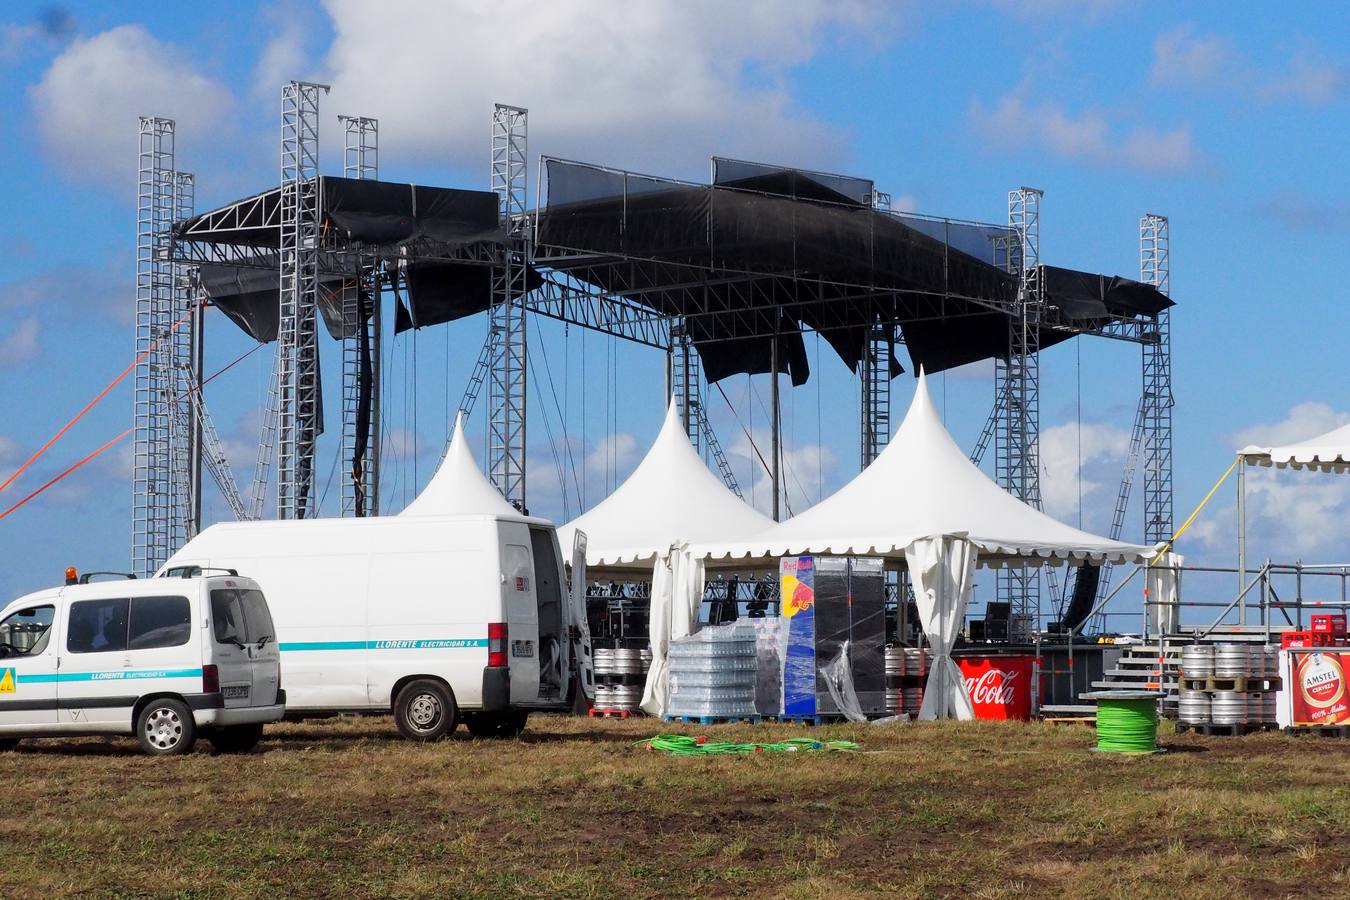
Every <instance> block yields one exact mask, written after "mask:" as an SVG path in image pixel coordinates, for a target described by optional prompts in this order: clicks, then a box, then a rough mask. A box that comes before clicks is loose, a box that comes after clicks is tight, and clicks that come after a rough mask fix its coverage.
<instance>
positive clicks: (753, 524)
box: [558, 403, 773, 568]
mask: <svg viewBox="0 0 1350 900" xmlns="http://www.w3.org/2000/svg"><path fill="white" fill-rule="evenodd" d="M772 524H773V520H772V519H770V518H769V517H768V516H765V515H763V514H762V513H760V512H758V511H757V510H755V509H754V508H753V507H751V506H750V505H749V504H748V503H746V502H745V501H744V500H742V499H740V498H739V497H737V496H736V495H735V494H733V493H732V492H731V491H730V490H728V489H727V487H726V485H724V484H723V483H722V480H721V479H720V478H718V477H717V476H716V475H714V474H713V473H712V472H711V471H709V469H708V467H707V466H706V465H704V463H703V460H702V459H700V458H699V455H698V453H697V452H695V450H694V448H693V446H692V445H691V444H690V443H689V437H688V435H686V434H685V431H684V426H683V424H682V423H681V421H680V415H679V412H678V410H676V408H675V404H674V403H671V404H670V406H669V408H668V409H667V410H666V419H665V422H664V423H663V424H662V425H661V431H660V433H659V434H657V436H656V441H655V442H654V443H653V444H652V447H651V449H650V450H648V451H647V455H646V456H645V457H643V459H642V462H641V463H639V464H638V467H637V468H636V469H634V470H633V474H632V475H630V476H629V477H628V479H627V480H626V481H625V482H624V483H623V484H621V485H620V486H619V487H618V489H616V490H615V491H614V493H612V494H610V495H609V496H608V497H607V498H605V499H604V500H603V501H602V502H600V503H599V504H597V505H596V506H595V507H593V508H592V509H591V510H590V511H588V512H587V513H585V514H584V515H582V516H579V517H577V518H576V519H573V520H572V521H571V522H568V523H567V524H566V525H563V526H561V527H560V528H559V529H558V540H559V541H560V542H561V543H562V546H564V547H568V546H571V541H572V535H573V534H574V533H575V532H576V531H578V530H581V531H584V532H585V533H586V536H587V538H588V540H589V543H588V544H587V549H586V563H587V565H591V566H601V565H616V564H619V565H622V564H633V563H641V564H643V566H644V568H645V567H646V566H647V565H649V564H650V563H651V561H652V560H654V559H655V558H656V557H658V556H659V555H661V554H662V553H664V552H665V551H666V550H667V549H669V547H670V546H671V544H673V543H675V542H677V541H682V542H695V541H715V540H720V539H724V538H736V537H744V536H745V535H749V534H755V533H757V532H760V531H763V530H764V529H765V528H768V527H769V526H770V525H772Z"/></svg>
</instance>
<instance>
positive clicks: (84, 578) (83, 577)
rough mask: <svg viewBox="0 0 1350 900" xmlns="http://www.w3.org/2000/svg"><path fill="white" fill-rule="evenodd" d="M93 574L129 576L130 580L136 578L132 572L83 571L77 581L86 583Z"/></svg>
mask: <svg viewBox="0 0 1350 900" xmlns="http://www.w3.org/2000/svg"><path fill="white" fill-rule="evenodd" d="M95 575H111V576H112V577H113V578H130V579H132V580H134V579H135V578H136V575H135V573H133V572H85V573H84V574H83V575H81V576H80V580H79V583H80V584H88V583H89V579H91V578H93V577H94V576H95Z"/></svg>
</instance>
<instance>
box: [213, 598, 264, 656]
mask: <svg viewBox="0 0 1350 900" xmlns="http://www.w3.org/2000/svg"><path fill="white" fill-rule="evenodd" d="M211 623H212V629H213V630H214V632H215V636H216V643H219V644H257V643H262V642H264V641H269V642H270V641H275V640H276V636H277V633H276V629H275V628H273V627H272V614H271V612H270V611H268V609H267V601H266V600H265V599H264V598H263V593H262V591H255V590H247V589H239V590H234V589H221V590H215V591H212V592H211Z"/></svg>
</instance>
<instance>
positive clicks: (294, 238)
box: [277, 81, 328, 519]
mask: <svg viewBox="0 0 1350 900" xmlns="http://www.w3.org/2000/svg"><path fill="white" fill-rule="evenodd" d="M327 92H328V87H327V85H321V84H312V83H309V82H304V81H292V82H289V83H288V84H287V85H286V86H285V87H283V88H282V90H281V252H280V262H281V266H280V288H281V307H280V319H279V326H278V332H277V518H280V519H303V518H306V517H307V516H309V515H310V514H311V512H312V503H313V499H314V451H315V444H316V441H317V440H318V434H319V420H320V417H321V412H320V409H319V403H320V400H319V344H318V328H317V321H316V309H317V306H318V289H319V271H318V259H317V257H316V255H315V250H316V249H317V248H318V246H319V220H320V217H321V210H320V205H321V198H320V195H319V97H320V95H321V94H323V93H327Z"/></svg>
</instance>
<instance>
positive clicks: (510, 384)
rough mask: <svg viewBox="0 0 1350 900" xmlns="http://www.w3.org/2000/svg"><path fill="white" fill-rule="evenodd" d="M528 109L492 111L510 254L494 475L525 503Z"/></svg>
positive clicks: (494, 393) (495, 398)
mask: <svg viewBox="0 0 1350 900" xmlns="http://www.w3.org/2000/svg"><path fill="white" fill-rule="evenodd" d="M527 117H528V113H527V111H526V110H524V109H521V108H519V107H516V106H506V105H504V104H500V103H499V104H497V105H496V107H495V108H494V110H493V113H492V173H491V185H492V190H493V191H494V192H495V193H496V194H497V200H498V211H499V214H500V218H501V224H502V228H503V229H504V230H505V232H506V253H505V255H504V258H503V259H502V260H501V262H500V264H499V265H496V266H494V267H493V269H492V301H491V307H490V308H489V310H488V329H489V331H490V332H491V336H490V338H489V346H491V347H492V350H493V356H492V364H491V366H489V372H488V401H489V406H490V407H491V409H490V413H489V415H490V418H489V423H488V476H489V477H490V478H491V479H492V482H493V484H495V485H496V486H497V489H498V490H500V491H501V492H502V496H504V497H505V498H506V500H507V502H508V503H510V504H512V505H513V506H515V507H516V508H517V509H521V510H523V509H526V505H525V448H526V431H525V397H526V390H525V388H526V374H525V364H526V361H525V296H526V294H527V293H528V290H527V282H526V278H525V273H526V261H527V260H528V259H529V256H530V242H529V235H530V228H529V221H528V219H527V216H526V212H525V199H526V190H527V178H528V173H527V169H526V159H527V152H528V151H527V147H528V143H527V140H528V135H527V122H528V118H527Z"/></svg>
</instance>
